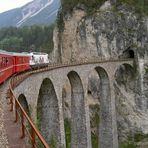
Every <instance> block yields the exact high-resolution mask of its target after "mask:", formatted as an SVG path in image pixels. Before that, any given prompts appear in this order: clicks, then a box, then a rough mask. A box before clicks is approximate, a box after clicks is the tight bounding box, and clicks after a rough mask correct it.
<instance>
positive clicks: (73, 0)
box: [62, 0, 106, 15]
mask: <svg viewBox="0 0 148 148" xmlns="http://www.w3.org/2000/svg"><path fill="white" fill-rule="evenodd" d="M105 1H106V0H63V2H62V11H63V13H64V15H65V14H67V13H71V12H72V11H73V9H74V8H75V7H76V6H77V5H78V4H80V5H83V6H84V7H85V9H86V11H87V13H88V14H90V13H93V12H94V11H95V10H96V9H97V8H98V7H99V6H101V5H102V4H103V2H105Z"/></svg>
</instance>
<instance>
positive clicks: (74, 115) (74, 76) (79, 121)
mask: <svg viewBox="0 0 148 148" xmlns="http://www.w3.org/2000/svg"><path fill="white" fill-rule="evenodd" d="M67 76H68V79H69V81H70V84H71V147H72V148H75V147H79V148H86V147H87V134H86V133H87V131H86V119H85V101H84V90H83V85H82V80H81V78H80V76H79V75H78V73H77V72H75V71H71V72H69V73H68V75H67Z"/></svg>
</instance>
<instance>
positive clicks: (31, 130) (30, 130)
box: [7, 73, 49, 148]
mask: <svg viewBox="0 0 148 148" xmlns="http://www.w3.org/2000/svg"><path fill="white" fill-rule="evenodd" d="M29 74H30V73H28V74H27V75H26V74H24V75H21V76H16V77H14V79H13V78H12V79H11V82H10V87H9V90H8V92H7V95H8V96H7V98H9V100H10V111H14V112H15V122H16V123H17V122H20V123H21V134H22V135H21V138H24V137H25V133H27V134H28V136H29V139H30V140H31V145H32V148H37V147H38V146H39V147H44V148H49V145H48V144H47V143H46V141H45V140H44V138H43V137H42V136H41V134H40V133H39V131H38V130H37V128H36V127H35V125H34V124H33V122H32V121H31V119H30V117H29V116H28V114H27V113H26V111H25V110H24V109H23V107H22V105H21V104H20V103H19V101H18V100H17V98H16V97H15V95H14V93H13V90H12V87H14V86H15V85H16V84H18V83H20V82H21V81H22V80H23V79H24V78H26V76H28V75H29ZM27 123H28V124H27ZM25 131H26V132H25ZM37 145H38V146H37Z"/></svg>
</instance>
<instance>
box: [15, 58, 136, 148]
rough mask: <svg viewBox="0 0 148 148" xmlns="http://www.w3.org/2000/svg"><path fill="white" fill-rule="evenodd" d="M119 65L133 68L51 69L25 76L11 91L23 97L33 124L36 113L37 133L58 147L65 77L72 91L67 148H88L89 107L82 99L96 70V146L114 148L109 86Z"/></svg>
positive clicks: (110, 65) (89, 66) (105, 65)
mask: <svg viewBox="0 0 148 148" xmlns="http://www.w3.org/2000/svg"><path fill="white" fill-rule="evenodd" d="M123 64H129V65H133V61H130V60H129V61H118V62H116V61H113V62H100V63H95V64H83V65H76V66H68V67H67V66H66V67H63V68H55V69H52V70H50V71H46V72H43V73H38V74H33V75H31V76H29V77H28V78H27V79H26V80H24V81H23V82H22V83H21V85H19V86H18V87H16V88H15V90H14V91H15V94H16V96H17V97H19V96H20V95H21V94H23V95H24V96H25V97H26V100H27V103H28V106H29V109H30V111H31V118H32V119H33V120H34V122H35V123H37V116H38V115H39V114H40V123H39V124H40V130H41V134H42V135H43V137H44V138H45V140H46V141H47V142H49V143H50V140H51V139H52V138H53V137H55V139H56V144H57V147H62V146H65V132H64V119H63V108H62V107H63V105H62V90H63V86H64V84H65V81H66V80H67V78H68V79H69V81H70V84H71V92H72V93H71V99H72V101H71V139H72V140H71V147H72V148H75V147H79V148H91V134H90V119H89V108H88V105H87V99H85V98H87V95H88V94H87V88H88V76H89V74H90V73H91V72H92V70H96V72H97V73H98V75H99V77H100V83H101V88H100V89H101V90H100V92H101V98H100V128H99V129H100V131H99V147H101V148H107V147H109V148H118V135H117V125H116V112H115V94H114V87H113V83H114V80H115V78H114V76H115V72H116V70H117V68H118V67H119V66H121V65H123ZM45 102H46V103H45ZM38 118H39V117H38Z"/></svg>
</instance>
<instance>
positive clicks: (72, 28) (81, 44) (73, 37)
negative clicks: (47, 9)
mask: <svg viewBox="0 0 148 148" xmlns="http://www.w3.org/2000/svg"><path fill="white" fill-rule="evenodd" d="M64 24H65V28H64V31H63V33H62V41H61V42H60V43H59V44H61V46H60V47H61V48H60V49H59V50H60V52H61V58H62V62H67V61H77V60H83V59H87V60H90V59H94V58H97V59H98V58H99V59H113V58H120V57H122V56H130V55H128V54H127V53H130V52H127V51H130V50H133V51H135V53H136V52H137V51H138V52H139V53H140V54H141V55H144V54H145V53H146V52H147V51H146V49H147V47H146V46H147V44H146V42H147V40H148V35H147V30H148V18H147V17H142V16H141V15H139V14H136V13H134V10H132V9H131V8H130V7H128V6H126V5H122V6H119V7H118V8H114V7H113V6H111V4H110V3H109V2H106V3H105V4H104V5H103V6H102V7H101V8H100V9H98V12H96V13H95V14H93V15H91V16H87V15H86V12H85V10H84V9H83V7H81V6H79V8H76V9H75V10H74V12H73V13H72V15H67V16H66V18H64ZM131 56H132V53H131Z"/></svg>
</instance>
